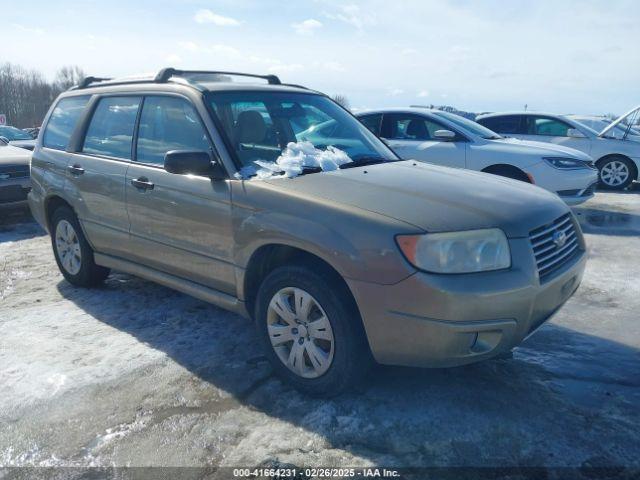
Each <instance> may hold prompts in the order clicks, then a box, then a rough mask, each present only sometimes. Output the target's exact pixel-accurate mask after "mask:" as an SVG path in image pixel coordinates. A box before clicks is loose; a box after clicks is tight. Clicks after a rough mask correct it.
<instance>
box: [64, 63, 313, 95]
mask: <svg viewBox="0 0 640 480" xmlns="http://www.w3.org/2000/svg"><path fill="white" fill-rule="evenodd" d="M199 74H202V75H235V76H240V77H252V78H260V79H262V80H266V81H267V82H268V83H269V84H270V85H282V82H280V79H279V78H278V77H277V76H276V75H253V74H251V73H241V72H221V71H216V70H178V69H176V68H171V67H168V68H163V69H162V70H160V71H159V72H158V73H157V74H156V76H155V77H153V78H151V79H149V78H144V79H142V78H139V79H126V78H125V79H122V80H117V79H116V80H114V79H113V78H105V77H85V78H83V79H82V81H81V82H80V83H79V84H78V85H76V86H73V87H71V88H70V90H81V89H83V88H88V87H90V86H91V85H92V84H94V83H100V82H109V83H107V84H106V85H105V86H111V85H126V84H130V83H150V82H153V83H167V82H168V81H169V79H171V77H180V78H183V79H184V80H185V81H188V80H189V79H187V78H184V77H185V76H188V75H199ZM112 80H113V81H112ZM190 83H192V84H193V86H196V85H195V84H197V82H190ZM296 86H298V85H296ZM301 88H304V87H301Z"/></svg>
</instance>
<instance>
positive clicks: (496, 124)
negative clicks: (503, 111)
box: [476, 115, 525, 134]
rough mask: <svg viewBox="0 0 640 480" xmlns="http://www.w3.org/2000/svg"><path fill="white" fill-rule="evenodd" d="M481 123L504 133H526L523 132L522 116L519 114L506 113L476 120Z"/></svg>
mask: <svg viewBox="0 0 640 480" xmlns="http://www.w3.org/2000/svg"><path fill="white" fill-rule="evenodd" d="M476 121H477V122H478V123H479V124H480V125H483V126H485V127H487V128H488V129H489V130H493V131H494V132H497V133H502V134H505V133H506V134H509V133H511V134H513V133H525V132H523V128H522V122H521V117H520V116H519V115H504V116H501V117H489V118H481V119H479V120H476Z"/></svg>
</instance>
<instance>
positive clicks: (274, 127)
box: [213, 101, 305, 165]
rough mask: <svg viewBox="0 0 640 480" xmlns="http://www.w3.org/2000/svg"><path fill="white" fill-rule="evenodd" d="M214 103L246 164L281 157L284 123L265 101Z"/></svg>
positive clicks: (241, 160) (224, 126) (239, 155)
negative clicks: (273, 115)
mask: <svg viewBox="0 0 640 480" xmlns="http://www.w3.org/2000/svg"><path fill="white" fill-rule="evenodd" d="M213 106H214V109H215V111H216V115H217V116H218V118H219V119H220V122H221V123H222V126H223V128H224V130H225V133H226V134H227V137H228V138H229V140H230V141H231V142H232V143H233V146H234V148H235V150H236V153H237V155H238V158H239V159H240V162H242V164H243V165H249V164H251V163H252V162H253V161H255V160H267V161H274V160H275V159H276V158H278V157H279V156H280V153H281V152H282V149H283V148H284V147H285V146H286V142H284V141H283V142H281V141H280V140H281V138H282V139H284V138H285V134H284V131H285V125H284V122H283V121H282V119H278V118H275V119H274V118H273V117H272V114H271V112H270V111H269V110H268V109H267V106H266V105H265V103H264V102H262V101H255V102H248V101H235V102H229V103H214V104H213ZM281 110H282V111H284V110H285V108H284V107H281ZM288 128H291V127H288ZM296 128H305V126H304V125H298V126H296Z"/></svg>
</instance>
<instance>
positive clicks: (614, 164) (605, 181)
mask: <svg viewBox="0 0 640 480" xmlns="http://www.w3.org/2000/svg"><path fill="white" fill-rule="evenodd" d="M598 170H599V176H600V185H601V186H602V187H604V188H607V189H609V190H624V189H625V188H627V187H628V186H629V185H631V182H633V180H634V179H633V172H634V168H633V164H632V163H631V160H629V159H628V158H625V157H620V156H611V157H608V158H605V159H603V160H600V161H599V162H598Z"/></svg>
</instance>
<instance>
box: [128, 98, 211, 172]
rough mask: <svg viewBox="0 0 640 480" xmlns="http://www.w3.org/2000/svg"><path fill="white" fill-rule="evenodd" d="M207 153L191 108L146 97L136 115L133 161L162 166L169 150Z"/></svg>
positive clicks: (173, 100)
mask: <svg viewBox="0 0 640 480" xmlns="http://www.w3.org/2000/svg"><path fill="white" fill-rule="evenodd" d="M210 149H211V146H210V145H209V141H208V139H207V134H206V133H205V130H204V128H203V126H202V124H201V123H200V118H199V117H198V114H197V113H196V111H195V109H194V108H193V106H192V105H191V104H190V103H189V102H187V101H186V100H184V99H182V98H176V97H146V98H145V100H144V104H143V106H142V114H141V115H140V127H139V129H138V145H137V150H136V160H137V161H139V162H144V163H153V164H158V165H162V164H164V155H165V153H167V152H168V151H171V150H198V151H208V150H210Z"/></svg>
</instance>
